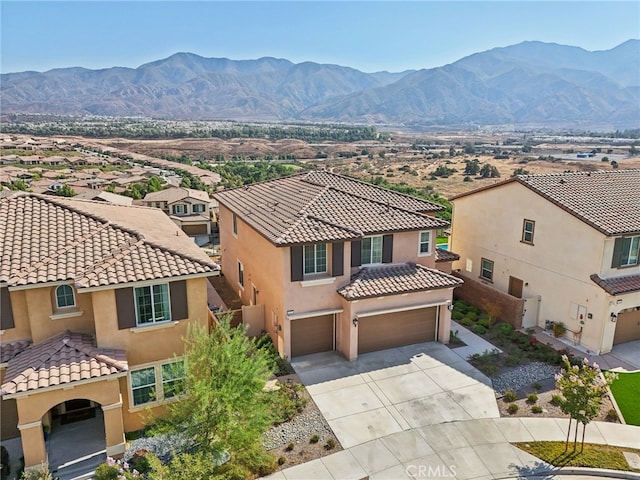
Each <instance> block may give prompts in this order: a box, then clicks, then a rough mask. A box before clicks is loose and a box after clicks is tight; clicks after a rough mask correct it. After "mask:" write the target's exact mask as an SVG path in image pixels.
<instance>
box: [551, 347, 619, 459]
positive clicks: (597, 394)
mask: <svg viewBox="0 0 640 480" xmlns="http://www.w3.org/2000/svg"><path fill="white" fill-rule="evenodd" d="M562 361H563V363H564V366H565V368H563V369H561V370H560V372H559V373H557V374H556V387H557V388H558V389H559V390H560V392H561V393H562V397H563V398H562V400H561V402H560V409H561V410H562V412H563V413H565V414H567V415H569V428H568V429H567V441H566V445H565V451H566V450H567V449H568V448H569V435H570V433H571V422H572V420H575V421H576V426H575V429H576V430H575V436H574V438H573V451H574V452H575V451H576V444H577V442H578V424H580V423H582V447H581V451H582V448H584V433H585V430H586V428H587V424H588V423H589V422H591V420H593V419H594V418H596V417H597V416H598V412H599V411H600V407H601V406H602V399H603V398H604V396H605V395H606V394H607V390H608V387H609V385H611V382H612V381H613V380H615V379H616V376H617V375H616V374H615V373H612V372H604V373H602V371H601V370H600V367H599V366H598V364H597V363H594V364H593V365H589V360H588V359H586V358H585V359H584V360H583V361H582V364H581V365H579V366H578V365H572V364H571V362H570V361H569V358H568V357H567V356H566V355H563V356H562Z"/></svg>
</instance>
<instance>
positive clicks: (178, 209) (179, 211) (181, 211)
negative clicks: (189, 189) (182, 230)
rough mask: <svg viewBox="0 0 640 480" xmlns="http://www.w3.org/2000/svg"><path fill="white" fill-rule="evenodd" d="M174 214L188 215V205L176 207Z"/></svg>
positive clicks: (174, 207)
mask: <svg viewBox="0 0 640 480" xmlns="http://www.w3.org/2000/svg"><path fill="white" fill-rule="evenodd" d="M173 213H174V214H176V215H184V214H185V213H187V209H186V205H174V206H173Z"/></svg>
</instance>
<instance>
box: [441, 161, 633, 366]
mask: <svg viewBox="0 0 640 480" xmlns="http://www.w3.org/2000/svg"><path fill="white" fill-rule="evenodd" d="M452 203H453V222H452V234H451V246H452V248H453V249H455V251H456V252H457V253H459V254H460V260H459V261H457V262H455V263H454V268H456V269H459V270H460V273H461V274H462V275H464V276H466V277H468V278H470V279H474V280H477V281H479V282H482V283H483V284H485V285H487V286H491V287H493V288H494V289H497V290H498V291H500V292H504V293H506V294H508V295H511V296H514V297H519V298H524V299H527V307H526V308H525V310H526V311H523V313H522V314H523V320H522V326H523V327H534V326H540V327H543V328H544V327H547V328H548V327H550V326H551V325H552V324H553V323H555V322H562V323H563V324H564V325H565V326H566V328H567V332H566V334H565V336H566V338H567V340H568V341H569V342H570V343H571V344H572V345H574V344H575V345H578V346H582V347H583V348H584V349H587V350H589V351H591V352H595V353H598V354H600V353H606V352H609V351H611V349H612V347H613V345H616V344H618V343H623V342H628V341H632V340H639V339H640V170H611V171H595V172H575V173H554V174H543V175H525V176H517V177H514V178H511V179H509V180H506V181H503V182H500V183H497V184H494V185H491V186H488V187H483V188H480V189H477V190H473V191H471V192H468V193H464V194H461V195H458V196H456V197H454V198H453V199H452ZM532 300H533V301H532Z"/></svg>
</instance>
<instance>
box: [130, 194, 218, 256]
mask: <svg viewBox="0 0 640 480" xmlns="http://www.w3.org/2000/svg"><path fill="white" fill-rule="evenodd" d="M142 203H143V204H144V205H145V206H147V207H155V208H160V209H162V211H163V212H165V213H166V214H167V215H169V217H170V218H171V220H173V221H174V223H175V224H176V225H178V226H179V227H180V228H181V229H182V231H184V233H186V234H187V235H189V236H190V237H191V238H192V239H193V240H194V241H195V242H196V244H198V245H205V244H207V243H209V242H210V240H211V226H212V222H211V218H212V214H213V204H214V202H212V200H211V199H210V198H209V194H208V193H207V192H203V191H201V190H193V189H191V188H183V187H170V188H165V189H164V190H160V191H158V192H151V193H147V194H146V195H145V197H144V199H143V200H142Z"/></svg>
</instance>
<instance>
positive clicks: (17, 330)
mask: <svg viewBox="0 0 640 480" xmlns="http://www.w3.org/2000/svg"><path fill="white" fill-rule="evenodd" d="M9 295H10V296H11V310H12V312H13V323H14V325H15V326H14V328H9V329H8V330H4V331H3V333H2V336H0V341H2V343H8V342H12V341H14V340H24V339H28V338H31V322H30V321H29V308H28V307H27V295H26V290H16V291H9Z"/></svg>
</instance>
